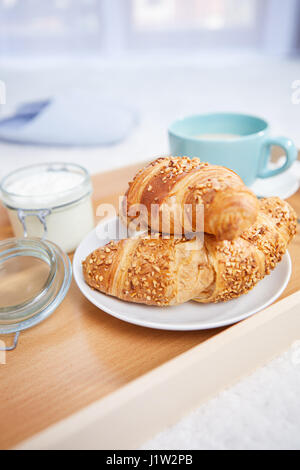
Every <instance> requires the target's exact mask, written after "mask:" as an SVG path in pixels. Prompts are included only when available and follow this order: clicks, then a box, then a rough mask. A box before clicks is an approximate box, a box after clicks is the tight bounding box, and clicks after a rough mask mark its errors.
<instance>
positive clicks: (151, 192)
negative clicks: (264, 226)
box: [120, 157, 258, 240]
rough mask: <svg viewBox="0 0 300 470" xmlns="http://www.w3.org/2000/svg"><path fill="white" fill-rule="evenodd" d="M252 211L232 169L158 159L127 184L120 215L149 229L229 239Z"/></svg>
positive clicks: (251, 198)
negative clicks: (203, 233) (211, 235)
mask: <svg viewBox="0 0 300 470" xmlns="http://www.w3.org/2000/svg"><path fill="white" fill-rule="evenodd" d="M257 212H258V201H257V198H256V196H255V195H254V194H253V192H252V191H250V189H248V188H247V187H246V186H245V185H244V183H243V181H242V180H241V178H240V177H239V176H238V175H237V174H236V173H234V172H233V171H232V170H229V169H228V168H225V167H221V166H216V165H211V164H209V163H204V162H201V161H200V160H199V159H198V158H193V159H190V158H188V157H162V158H158V159H157V160H155V161H154V162H152V163H151V164H149V165H148V166H146V167H145V168H144V169H142V170H141V171H140V172H139V173H138V174H137V175H136V176H135V178H134V179H133V181H132V182H131V183H130V184H129V188H128V190H127V193H126V197H125V198H124V204H123V207H122V211H121V214H120V216H121V218H122V220H123V221H124V220H125V221H126V222H127V223H131V224H132V223H134V222H136V223H137V224H139V226H142V227H143V228H145V227H149V228H150V229H151V230H152V231H157V232H162V233H168V234H180V235H185V234H187V233H189V232H206V233H210V234H213V235H215V236H216V237H217V239H218V240H233V239H234V238H236V237H238V236H239V235H240V234H241V233H242V232H243V231H244V230H246V229H247V228H249V227H250V226H251V225H252V224H253V223H254V221H255V219H256V217H257Z"/></svg>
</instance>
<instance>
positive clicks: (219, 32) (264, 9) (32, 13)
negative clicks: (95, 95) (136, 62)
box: [0, 0, 300, 57]
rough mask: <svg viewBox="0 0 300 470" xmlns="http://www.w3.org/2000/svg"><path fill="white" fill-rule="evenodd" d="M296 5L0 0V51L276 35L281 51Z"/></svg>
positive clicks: (273, 0)
mask: <svg viewBox="0 0 300 470" xmlns="http://www.w3.org/2000/svg"><path fill="white" fill-rule="evenodd" d="M299 5H300V2H299V0H287V1H283V0H0V53H1V54H4V55H9V56H14V55H21V56H22V57H26V56H30V55H47V54H52V55H53V54H54V55H65V54H69V55H70V54H71V55H75V56H76V55H78V54H84V55H97V56H99V55H101V54H102V55H106V57H109V56H110V55H114V54H116V53H117V54H120V53H124V54H126V53H129V52H130V51H133V50H145V49H153V50H155V49H158V48H161V49H168V50H171V49H173V50H174V49H176V50H177V49H185V50H187V49H188V50H193V49H194V50H197V51H204V52H205V51H206V50H208V49H211V48H214V49H218V48H225V47H226V48H231V49H234V48H239V49H241V48H252V49H256V50H262V49H263V48H264V47H266V43H268V44H269V46H268V47H269V48H272V45H273V44H275V45H276V44H277V43H278V41H279V37H280V44H283V45H284V47H283V46H282V50H284V51H287V50H288V49H291V48H292V45H291V41H292V40H291V38H292V36H293V34H294V35H295V28H296V26H295V25H296V19H297V18H298V17H297V13H296V8H297V7H299ZM296 17H297V18H296ZM278 25H280V26H278ZM278 29H280V34H279V31H278ZM295 37H296V36H295ZM274 41H275V42H274ZM276 41H277V42H276ZM280 44H279V45H280Z"/></svg>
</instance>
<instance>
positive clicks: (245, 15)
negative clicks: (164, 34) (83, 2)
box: [132, 0, 258, 31]
mask: <svg viewBox="0 0 300 470" xmlns="http://www.w3.org/2000/svg"><path fill="white" fill-rule="evenodd" d="M257 11H258V5H257V0H225V1H224V0H187V1H186V0H185V1H182V0H132V18H133V27H134V28H135V29H136V30H138V31H157V30H162V29H163V30H169V31H170V30H178V29H180V30H190V29H196V30H197V29H213V30H217V29H224V28H249V27H253V26H254V23H255V20H256V16H257Z"/></svg>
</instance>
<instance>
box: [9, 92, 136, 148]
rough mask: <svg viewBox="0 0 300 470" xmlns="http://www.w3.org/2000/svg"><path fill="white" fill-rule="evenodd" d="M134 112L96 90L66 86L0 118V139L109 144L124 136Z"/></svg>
mask: <svg viewBox="0 0 300 470" xmlns="http://www.w3.org/2000/svg"><path fill="white" fill-rule="evenodd" d="M137 120H138V119H137V113H136V112H135V111H133V110H130V109H128V108H126V107H125V106H122V105H119V104H115V103H111V102H108V101H106V100H105V99H103V98H102V97H100V96H98V95H97V94H95V93H89V92H86V91H82V90H69V91H67V92H65V93H63V94H59V95H57V96H55V97H54V98H51V99H47V100H43V101H38V102H32V103H25V104H22V105H21V106H20V107H19V108H18V109H17V111H16V113H15V114H14V115H13V116H11V117H9V118H6V119H2V120H0V140H2V141H6V142H12V143H20V144H33V145H34V144H36V145H53V146H96V145H110V144H114V143H117V142H119V141H121V140H123V139H124V138H125V137H127V135H128V134H129V133H130V131H131V130H132V129H133V127H134V125H135V124H136V123H137Z"/></svg>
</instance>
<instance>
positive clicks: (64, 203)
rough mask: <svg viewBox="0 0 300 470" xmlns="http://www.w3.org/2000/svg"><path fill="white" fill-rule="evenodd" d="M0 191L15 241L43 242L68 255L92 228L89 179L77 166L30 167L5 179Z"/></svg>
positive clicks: (92, 215) (62, 164) (57, 164)
mask: <svg viewBox="0 0 300 470" xmlns="http://www.w3.org/2000/svg"><path fill="white" fill-rule="evenodd" d="M0 187H1V196H2V202H3V204H4V205H5V206H6V208H7V210H8V214H9V218H10V221H11V224H12V227H13V230H14V234H15V236H16V237H17V238H20V237H23V236H25V237H29V238H32V237H37V238H43V239H47V240H49V241H51V242H53V243H55V244H56V245H58V246H60V248H62V250H64V251H66V252H67V253H70V252H72V251H74V250H75V248H76V247H77V246H78V244H79V243H80V241H81V240H82V239H83V238H84V237H85V235H87V233H88V232H90V231H91V230H92V229H93V227H94V214H93V207H92V200H91V193H92V184H91V178H90V176H89V174H88V172H87V171H86V170H85V169H84V168H83V167H81V166H79V165H76V164H70V163H42V164H37V165H31V166H28V167H25V168H21V169H18V170H16V171H14V172H12V173H10V174H9V175H7V176H6V177H5V178H4V179H3V180H2V182H1V186H0Z"/></svg>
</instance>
